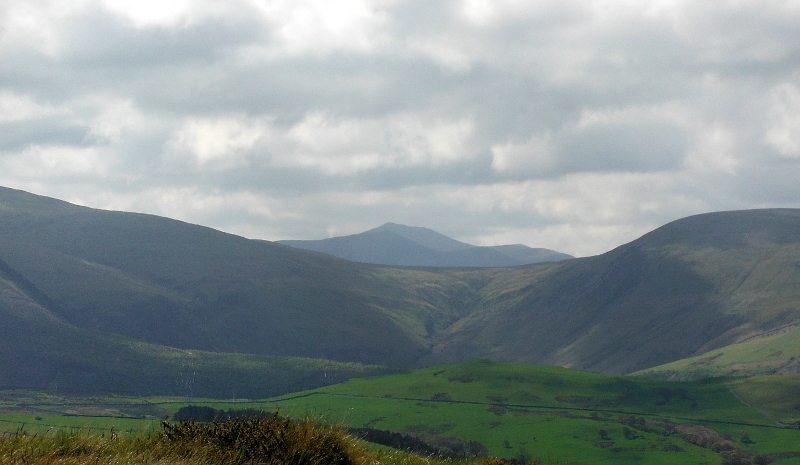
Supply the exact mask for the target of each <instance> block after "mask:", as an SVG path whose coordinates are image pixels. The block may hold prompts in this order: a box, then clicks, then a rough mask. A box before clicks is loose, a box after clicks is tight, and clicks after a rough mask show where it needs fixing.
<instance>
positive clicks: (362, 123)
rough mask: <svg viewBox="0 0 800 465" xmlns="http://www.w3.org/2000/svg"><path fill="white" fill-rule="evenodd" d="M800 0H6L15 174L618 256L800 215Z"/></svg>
mask: <svg viewBox="0 0 800 465" xmlns="http://www.w3.org/2000/svg"><path fill="white" fill-rule="evenodd" d="M799 38H800V1H798V0H786V1H774V0H758V1H748V0H738V1H735V0H729V1H720V0H707V1H702V2H698V1H681V0H675V1H665V0H660V1H657V0H653V1H647V0H638V1H635V0H624V1H623V0H597V1H594V0H581V1H573V0H563V1H557V2H554V1H539V0H527V1H520V0H491V1H485V0H408V1H402V0H286V1H283V0H226V1H225V2H220V1H216V0H215V1H203V0H135V1H128V0H105V1H101V0H26V1H24V2H20V1H17V0H0V185H2V186H5V187H12V188H17V189H23V190H26V191H29V192H33V193H36V194H40V195H46V196H51V197H56V198H60V199H63V200H67V201H70V202H73V203H78V204H81V205H86V206H90V207H94V208H103V209H113V210H125V211H136V212H144V213H152V214H157V215H162V216H168V217H171V218H176V219H180V220H183V221H188V222H192V223H197V224H202V225H205V226H210V227H213V228H217V229H220V230H223V231H227V232H231V233H234V234H240V235H243V236H246V237H251V238H259V239H267V240H279V239H321V238H325V237H331V236H339V235H345V234H353V233H358V232H361V231H365V230H368V229H371V228H374V227H377V226H379V225H381V224H383V223H386V222H395V223H401V224H406V225H410V226H424V227H428V228H431V229H434V230H436V231H439V232H441V233H443V234H447V235H448V236H451V237H454V238H456V239H459V240H463V241H466V242H469V243H473V244H476V245H497V244H508V243H522V244H526V245H529V246H531V247H546V248H550V249H554V250H558V251H561V252H566V253H570V254H573V255H576V256H589V255H595V254H600V253H603V252H606V251H608V250H610V249H612V248H614V247H616V246H619V245H621V244H623V243H626V242H629V241H631V240H634V239H636V238H637V237H639V236H641V235H642V234H644V233H646V232H648V231H650V230H652V229H655V228H657V227H658V226H661V225H663V224H665V223H667V222H669V221H673V220H676V219H679V218H682V217H685V216H689V215H693V214H697V213H704V212H711V211H720V210H737V209H750V208H767V207H800V182H799V181H800V39H799Z"/></svg>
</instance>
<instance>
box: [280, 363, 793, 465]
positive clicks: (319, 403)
mask: <svg viewBox="0 0 800 465" xmlns="http://www.w3.org/2000/svg"><path fill="white" fill-rule="evenodd" d="M790 381H791V383H790V384H791V385H794V386H797V385H798V383H799V381H798V380H797V379H793V380H790ZM764 382H767V381H766V380H763V379H762V383H764ZM747 386H748V385H747V383H746V382H744V381H742V382H740V383H739V384H738V385H737V391H741V392H742V393H743V392H744V391H745V390H746V387H747ZM756 391H758V389H756ZM740 397H741V396H740ZM750 400H752V401H753V403H754V404H755V403H757V399H755V398H754V397H753V396H750ZM764 400H766V399H764ZM751 405H752V404H751ZM266 408H267V409H272V410H280V411H281V412H284V413H287V414H290V415H296V416H307V415H312V416H322V417H323V418H325V419H327V420H329V421H332V422H337V421H342V422H344V423H345V424H347V425H348V426H351V427H371V428H376V429H382V430H394V431H402V432H407V433H413V434H416V435H418V436H420V437H422V438H423V439H425V440H428V441H430V442H433V443H436V442H442V441H445V442H446V440H447V438H449V437H457V438H461V439H463V440H468V441H472V440H475V441H479V442H481V443H482V444H483V445H485V446H486V448H487V449H488V451H489V453H490V454H491V455H494V456H500V457H504V458H515V457H520V456H522V457H525V458H527V459H541V460H543V461H545V462H548V463H573V462H575V463H608V464H612V463H614V464H618V463H648V464H662V463H663V464H676V463H686V464H701V463H708V464H717V463H720V454H718V453H717V452H715V451H714V450H712V449H711V448H708V447H700V446H698V445H695V444H691V443H690V442H687V441H686V440H685V439H684V438H683V435H681V434H678V433H672V434H667V432H666V431H665V430H664V428H659V427H658V426H652V425H657V424H662V423H667V422H668V424H673V425H690V426H683V428H689V429H691V428H695V429H696V428H697V425H702V426H705V427H707V428H711V429H713V430H715V431H717V432H719V433H720V436H723V435H727V436H729V437H730V440H729V441H728V443H729V444H731V445H732V446H733V447H737V448H740V449H742V450H743V451H747V452H749V453H751V454H754V455H755V454H777V453H788V452H798V451H800V431H798V430H796V429H790V428H787V427H785V426H784V425H781V424H779V423H778V422H776V421H775V420H774V419H773V418H769V417H766V416H765V415H763V414H762V413H760V412H759V411H758V410H757V409H756V408H753V407H750V406H748V405H745V403H743V402H742V401H740V400H739V398H737V396H736V395H734V393H732V392H731V388H730V386H729V385H728V384H726V383H724V382H722V381H719V382H694V383H690V382H665V381H655V380H649V379H644V378H631V377H617V376H607V375H600V374H593V373H584V372H578V371H571V370H565V369H560V368H553V367H537V366H531V365H518V364H505V363H495V362H485V361H478V362H470V363H465V364H458V365H449V366H440V367H433V368H428V369H423V370H419V371H415V372H413V373H410V374H403V375H393V376H384V377H378V378H370V379H356V380H351V381H348V382H346V383H343V384H339V385H336V386H330V387H327V388H322V389H318V390H314V391H309V392H305V393H301V394H297V395H290V396H284V397H280V398H275V399H271V400H270V401H269V402H268V403H267V404H266ZM631 416H633V417H634V418H637V419H643V420H638V421H639V422H640V423H641V422H642V421H644V424H645V425H647V426H645V427H643V428H642V427H640V428H637V427H634V426H632V425H631V424H628V423H623V422H622V421H629V420H630V417H631ZM781 418H788V417H787V416H786V415H783V416H781ZM648 429H649V430H650V431H646V430H648ZM601 430H602V431H601ZM626 430H627V435H626ZM602 432H605V434H604V435H603V434H601V433H602ZM748 438H749V440H748ZM742 439H745V442H742ZM773 463H778V464H798V463H800V458H784V459H778V460H776V461H775V462H773Z"/></svg>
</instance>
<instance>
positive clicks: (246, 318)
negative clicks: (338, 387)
mask: <svg viewBox="0 0 800 465" xmlns="http://www.w3.org/2000/svg"><path fill="white" fill-rule="evenodd" d="M0 258H1V259H3V260H5V261H6V262H7V263H8V264H9V265H10V266H11V267H12V268H13V269H15V270H17V271H18V272H19V273H20V274H21V275H22V276H24V277H25V278H26V279H27V280H29V281H30V282H32V283H34V284H35V286H36V287H37V288H38V289H39V290H40V291H41V293H42V294H43V295H45V296H47V298H49V299H50V300H51V301H52V302H53V303H54V305H53V308H52V311H53V312H54V313H55V314H56V315H57V316H58V317H59V318H63V320H64V321H66V322H68V323H70V324H73V325H75V326H77V327H80V328H86V329H91V330H96V331H102V332H106V333H110V334H119V335H123V336H126V337H129V338H134V339H139V340H143V341H148V342H153V343H158V344H164V345H169V346H174V347H180V348H191V349H202V350H211V351H221V352H243V353H253V354H271V355H292V356H305V357H318V358H327V359H333V360H340V361H359V362H367V363H378V364H389V365H407V364H409V363H412V362H414V361H415V360H416V359H417V358H418V357H419V356H420V354H422V353H424V352H425V351H427V350H428V349H429V346H430V344H431V338H432V335H431V334H430V331H433V330H434V329H435V328H437V327H439V326H442V325H447V324H449V323H450V322H452V320H454V319H455V318H457V317H458V316H460V315H459V314H458V311H460V309H459V308H456V307H453V306H449V303H448V299H449V297H448V296H447V293H445V295H444V297H441V296H435V298H436V301H435V304H436V306H437V307H436V308H433V306H432V304H431V303H429V302H427V301H425V300H423V299H421V298H420V297H419V295H420V292H419V291H420V289H418V288H415V289H407V288H404V287H403V286H402V285H397V284H396V283H389V284H387V282H386V280H385V279H384V278H383V277H381V271H380V270H379V269H377V268H375V267H368V266H366V265H359V264H354V263H350V262H346V261H343V260H339V259H335V258H333V257H327V256H324V255H322V254H317V253H311V252H306V251H299V250H296V249H293V248H290V247H287V246H282V245H278V244H273V243H269V242H264V241H253V240H248V239H245V238H242V237H238V236H234V235H230V234H225V233H222V232H219V231H216V230H213V229H210V228H204V227H200V226H195V225H191V224H187V223H183V222H179V221H174V220H170V219H166V218H160V217H155V216H150V215H141V214H132V213H122V212H109V211H101V210H93V209H89V208H83V207H78V206H75V205H71V204H68V203H65V202H60V201H56V200H53V199H48V198H45V197H39V196H33V195H31V194H27V193H24V192H20V191H14V190H10V189H2V190H0ZM429 285H433V286H436V287H437V288H439V287H443V288H449V287H455V288H459V287H463V285H462V284H461V283H459V282H457V281H456V280H454V279H453V278H450V277H446V276H433V277H432V278H431V279H429V280H426V284H425V286H429ZM425 286H423V288H424V287H425Z"/></svg>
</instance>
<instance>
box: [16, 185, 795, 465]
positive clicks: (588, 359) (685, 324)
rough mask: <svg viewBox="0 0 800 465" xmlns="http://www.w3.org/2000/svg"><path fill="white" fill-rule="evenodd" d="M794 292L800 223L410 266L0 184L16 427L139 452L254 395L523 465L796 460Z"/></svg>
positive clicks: (722, 218) (720, 215)
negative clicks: (76, 432)
mask: <svg viewBox="0 0 800 465" xmlns="http://www.w3.org/2000/svg"><path fill="white" fill-rule="evenodd" d="M798 294H800V210H793V209H770V210H749V211H732V212H715V213H708V214H703V215H697V216H692V217H688V218H684V219H681V220H678V221H675V222H672V223H669V224H667V225H664V226H662V227H660V228H658V229H656V230H654V231H652V232H650V233H648V234H646V235H644V236H642V237H641V238H639V239H637V240H635V241H633V242H631V243H628V244H624V245H621V246H620V247H617V248H615V249H614V250H611V251H609V252H607V253H605V254H601V255H598V256H594V257H586V258H572V259H565V260H560V261H552V262H544V263H534V264H528V265H522V266H509V267H479V268H476V267H472V268H464V267H430V266H429V267H409V266H405V267H398V266H388V265H376V264H367V263H359V262H355V261H349V260H344V259H342V258H339V257H335V256H332V255H329V254H324V253H319V252H314V251H309V250H303V249H298V248H295V247H290V246H288V245H286V244H279V243H273V242H268V241H260V240H251V239H246V238H243V237H239V236H235V235H231V234H226V233H223V232H220V231H216V230H214V229H211V228H206V227H202V226H198V225H192V224H188V223H184V222H180V221H175V220H171V219H168V218H162V217H156V216H152V215H144V214H137V213H128V212H114V211H103V210H96V209H90V208H86V207H81V206H77V205H73V204H69V203H66V202H63V201H60V200H56V199H52V198H46V197H41V196H36V195H33V194H29V193H26V192H22V191H18V190H13V189H6V188H0V320H1V321H2V322H3V324H2V325H0V389H4V391H2V392H3V398H4V399H8V400H7V401H4V402H5V404H4V405H3V406H2V407H0V408H2V411H3V413H2V414H0V417H2V420H3V421H4V422H6V423H4V424H5V425H6V426H7V428H4V429H5V430H6V431H19V430H20V428H22V424H24V425H25V426H24V428H23V430H25V429H28V430H30V431H47V428H50V427H52V426H55V427H69V426H70V425H71V426H72V427H81V428H84V430H85V431H87V432H91V431H95V430H92V429H91V428H99V429H98V430H96V431H105V430H106V428H110V427H111V426H114V427H116V428H117V431H119V430H120V429H127V430H128V431H129V432H130V433H134V432H136V433H137V434H143V432H145V431H151V432H152V431H156V430H157V429H158V428H159V426H158V425H160V423H159V422H160V421H161V420H163V419H164V417H166V418H167V419H170V418H174V415H175V414H176V413H177V411H178V410H179V409H180V408H181V407H185V406H186V405H189V404H193V405H194V404H197V405H205V406H209V405H215V406H216V407H214V408H220V409H231V408H237V407H241V406H242V405H245V404H246V402H245V404H242V402H243V401H242V399H262V400H259V401H258V402H253V403H251V404H252V405H251V404H247V405H251V406H252V408H257V409H266V410H280V411H281V412H286V413H287V414H291V415H293V416H303V415H327V418H328V419H330V420H331V421H332V422H334V423H335V422H340V421H341V422H343V424H344V425H346V427H347V428H360V429H362V430H364V429H366V430H365V431H370V428H371V429H374V430H377V431H384V432H389V431H393V432H397V433H398V434H405V435H410V436H413V437H415V438H418V439H420V440H421V441H423V442H424V441H428V442H430V443H431V445H432V447H450V448H451V449H452V448H453V447H455V448H456V449H458V448H459V447H462V445H463V444H462V443H460V442H458V441H466V444H469V443H470V442H476V443H479V444H480V445H481V446H482V447H483V448H485V451H484V452H485V453H487V454H489V455H494V456H499V457H505V458H509V459H510V458H522V459H526V460H527V459H530V460H535V459H539V460H544V461H550V462H552V463H564V462H570V461H574V462H579V463H604V462H605V463H635V462H636V461H637V460H638V461H641V460H646V462H647V463H720V461H727V462H726V463H757V461H758V462H764V461H767V462H765V463H771V462H774V463H781V464H789V463H800V458H797V456H795V455H793V454H795V452H798V451H796V450H794V449H793V447H794V448H796V447H795V446H794V444H798V443H800V441H797V439H798V438H797V436H796V434H797V431H798V430H797V429H796V425H797V421H798V414H797V412H798V411H800V410H798V409H800V407H798V405H797V404H798V400H797V399H799V398H800V388H798V385H800V383H798V380H797V377H796V376H795V375H793V374H794V373H798V371H799V370H798V367H800V344H798V342H799V341H798V338H800V304H798V302H800V299H798V297H800V295H798ZM474 360H483V361H481V362H472V361H474ZM491 361H494V362H491ZM498 362H513V363H511V364H507V363H498ZM543 365H547V366H550V368H548V367H546V366H543ZM554 367H562V368H554ZM566 368H568V369H569V370H565V369H566ZM454 372H460V373H462V374H460V375H459V374H455V375H454V374H453V373H454ZM437 373H438V374H437ZM348 380H349V381H348ZM537 380H538V381H537ZM545 380H549V381H545ZM548 383H550V384H548ZM434 391H435V392H434ZM298 393H300V394H298ZM112 395H113V396H127V397H122V398H121V399H127V400H125V401H120V402H117V403H116V404H114V402H108V399H109V396H112ZM113 396H112V397H113ZM164 396H169V397H168V398H167V397H164ZM19 399H39V400H36V401H31V402H25V401H20V400H19ZM42 399H51V400H52V399H58V401H55V400H53V401H52V402H50V403H47V402H40V401H41V400H42ZM76 399H78V400H76ZM81 399H82V400H81ZM87 399H88V400H87ZM130 399H134V400H135V399H139V400H135V401H131V400H130ZM159 399H161V400H159ZM164 399H166V400H164ZM220 399H224V400H220ZM264 399H267V400H264ZM162 400H163V402H162ZM37 402H39V403H37ZM75 402H78V403H80V402H83V403H84V404H85V405H84V407H85V408H84V407H81V408H79V409H78V410H77V411H80V412H84V413H81V414H75V413H74V412H75V411H74V410H70V408H72V407H69V406H70V405H72V404H74V403H75ZM128 404H136V405H140V404H143V405H148V406H150V407H147V408H144V407H141V406H140V407H137V408H138V409H140V410H138V412H139V413H136V412H133V413H131V412H129V411H127V410H126V409H128ZM229 404H230V405H229ZM37 405H38V406H37ZM109 405H111V406H109ZM113 405H117V407H114V406H113ZM153 406H155V407H153ZM73 407H74V405H73ZM248 408H250V407H248ZM86 409H88V410H86ZM98 409H99V410H98ZM142 409H144V410H142ZM148 409H149V410H148ZM70 412H73V413H70ZM104 412H105V413H104ZM381 412H383V413H381ZM51 413H52V414H51ZM76 415H77V416H76ZM37 418H39V419H37ZM65 418H66V419H67V420H64V419H65ZM72 420H76V422H72ZM77 420H80V421H77ZM81 421H83V422H84V423H81ZM127 422H133V423H127ZM143 422H146V423H143ZM153 422H155V423H153ZM123 424H124V425H125V426H120V425H123ZM37 425H38V426H37ZM47 425H49V426H47ZM134 425H135V426H134ZM40 427H41V428H40ZM148 428H150V429H149V430H148ZM601 431H602V432H604V433H605V434H601ZM712 431H713V432H712ZM362 433H363V431H362ZM153 434H155V433H153ZM364 434H367V433H364ZM531 437H535V438H537V439H536V441H535V443H534V441H533V440H532V439H531ZM697 437H699V438H700V439H697ZM692 438H694V439H692ZM703 438H705V439H703ZM448 444H449V445H448ZM476 447H477V446H476ZM462 448H463V447H462ZM479 449H480V447H479ZM481 450H483V449H481ZM737 454H738V455H737ZM737 460H738V462H736V461H737Z"/></svg>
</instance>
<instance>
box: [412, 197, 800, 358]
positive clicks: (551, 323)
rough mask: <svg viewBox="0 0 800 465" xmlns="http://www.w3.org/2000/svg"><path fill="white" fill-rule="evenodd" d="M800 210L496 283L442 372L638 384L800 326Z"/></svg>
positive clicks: (668, 230)
mask: <svg viewBox="0 0 800 465" xmlns="http://www.w3.org/2000/svg"><path fill="white" fill-rule="evenodd" d="M799 264H800V211H798V210H754V211H740V212H722V213H712V214H706V215H698V216H694V217H689V218H686V219H683V220H679V221H676V222H673V223H670V224H668V225H666V226H664V227H662V228H659V229H657V230H655V231H653V232H651V233H649V234H646V235H645V236H643V237H642V238H640V239H638V240H636V241H633V242H631V243H629V244H626V245H624V246H621V247H619V248H617V249H614V250H612V251H611V252H608V253H606V254H603V255H600V256H597V257H590V258H584V259H576V260H570V261H566V262H562V263H558V264H553V265H548V266H544V267H542V266H539V267H535V266H534V267H529V268H525V269H515V270H511V271H509V272H506V273H495V274H494V275H493V280H492V282H491V284H490V285H489V286H487V287H486V288H485V290H484V291H482V294H481V298H482V299H483V300H481V301H480V302H478V303H476V306H475V310H474V311H473V312H471V313H470V314H469V315H468V316H467V317H465V318H464V319H462V320H461V321H459V322H457V323H456V324H454V325H453V326H452V327H451V328H450V330H449V332H448V333H447V334H445V335H444V336H443V337H442V339H441V341H440V343H439V344H438V345H437V346H436V348H435V351H434V353H433V354H432V356H431V357H429V359H428V361H429V362H430V363H437V362H450V361H457V360H464V359H465V357H464V355H463V354H469V356H470V357H471V358H476V357H486V358H493V359H499V360H508V361H518V362H534V363H546V364H554V365H561V366H568V367H573V368H577V369H587V370H593V371H603V372H616V373H628V372H632V371H636V370H640V369H644V368H648V367H652V366H656V365H661V364H663V363H667V362H671V361H674V360H679V359H683V358H686V357H690V356H693V355H698V354H702V353H705V352H706V351H708V350H712V349H715V348H720V347H723V346H726V345H728V344H731V343H735V342H739V341H742V340H745V339H747V338H750V337H753V336H756V335H760V334H764V333H766V332H769V331H772V330H775V329H776V328H780V327H784V326H786V325H789V324H794V323H796V322H798V321H800V305H799V304H798V302H800V265H799Z"/></svg>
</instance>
